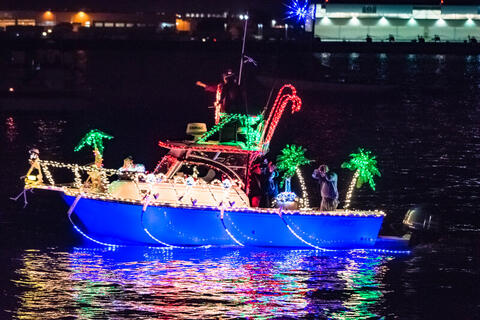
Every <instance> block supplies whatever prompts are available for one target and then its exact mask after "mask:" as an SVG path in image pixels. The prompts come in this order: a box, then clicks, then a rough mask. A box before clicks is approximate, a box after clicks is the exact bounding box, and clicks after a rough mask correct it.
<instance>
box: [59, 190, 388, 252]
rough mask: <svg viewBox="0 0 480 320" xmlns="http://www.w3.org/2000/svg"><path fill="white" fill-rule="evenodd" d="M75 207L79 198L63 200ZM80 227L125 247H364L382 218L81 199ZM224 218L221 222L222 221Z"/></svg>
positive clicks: (77, 212)
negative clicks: (131, 245) (143, 208)
mask: <svg viewBox="0 0 480 320" xmlns="http://www.w3.org/2000/svg"><path fill="white" fill-rule="evenodd" d="M64 199H65V201H66V202H67V204H69V205H72V203H73V202H74V200H75V197H72V196H67V195H64ZM74 213H75V215H74V216H75V218H74V221H75V222H76V223H77V224H78V228H79V229H81V230H82V232H84V233H85V234H86V235H88V236H89V237H91V238H93V239H96V240H97V241H100V242H104V243H110V244H116V245H122V244H126V245H129V244H133V245H155V246H158V245H164V246H207V245H214V246H238V245H245V246H260V247H294V248H305V247H306V248H312V247H313V248H325V249H329V248H330V249H342V248H366V247H371V246H373V245H374V244H375V241H376V239H377V236H378V232H379V230H380V227H381V224H382V220H383V216H353V215H352V216H339V215H328V214H326V215H307V214H282V215H279V214H277V213H267V212H252V211H248V210H244V211H241V210H239V211H231V210H226V211H225V212H224V213H223V215H222V213H221V212H220V210H218V209H216V208H181V207H168V206H164V207H158V206H149V207H148V208H147V209H146V211H145V212H143V211H142V206H141V205H138V204H130V203H123V202H113V201H104V200H97V199H86V198H82V199H80V201H78V203H77V204H76V206H75V208H74ZM222 217H223V219H222Z"/></svg>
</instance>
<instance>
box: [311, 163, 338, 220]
mask: <svg viewBox="0 0 480 320" xmlns="http://www.w3.org/2000/svg"><path fill="white" fill-rule="evenodd" d="M312 177H313V178H314V179H315V180H318V183H319V184H320V193H321V195H322V203H321V205H320V211H333V210H336V209H337V206H338V189H337V179H338V177H337V174H336V173H335V172H332V171H330V170H329V168H328V166H327V165H326V164H322V165H321V166H319V167H318V169H315V170H314V171H313V174H312Z"/></svg>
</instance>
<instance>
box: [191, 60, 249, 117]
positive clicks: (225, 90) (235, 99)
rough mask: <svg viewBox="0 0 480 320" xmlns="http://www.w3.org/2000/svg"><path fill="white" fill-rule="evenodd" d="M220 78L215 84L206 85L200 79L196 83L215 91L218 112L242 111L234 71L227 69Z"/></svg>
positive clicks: (206, 89) (207, 89)
mask: <svg viewBox="0 0 480 320" xmlns="http://www.w3.org/2000/svg"><path fill="white" fill-rule="evenodd" d="M222 80H223V81H222V82H221V83H219V84H217V85H208V84H205V83H203V82H201V81H197V82H196V85H197V86H199V87H202V88H204V89H205V91H207V92H213V93H217V99H218V101H217V103H219V104H220V112H222V113H226V112H228V113H244V110H243V109H244V107H243V105H242V102H243V101H242V95H241V92H240V87H239V86H238V84H237V78H236V75H235V73H234V72H233V71H232V70H231V69H228V70H227V71H225V72H224V73H223V74H222Z"/></svg>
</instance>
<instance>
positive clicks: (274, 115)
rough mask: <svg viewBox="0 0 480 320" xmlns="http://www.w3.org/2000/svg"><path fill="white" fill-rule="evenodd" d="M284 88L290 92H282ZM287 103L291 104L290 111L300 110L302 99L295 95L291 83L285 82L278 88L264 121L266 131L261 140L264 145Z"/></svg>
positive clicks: (295, 92) (266, 143)
mask: <svg viewBox="0 0 480 320" xmlns="http://www.w3.org/2000/svg"><path fill="white" fill-rule="evenodd" d="M285 90H290V92H291V93H289V94H288V93H284V91H285ZM288 103H291V104H292V113H295V112H297V111H300V109H301V108H302V99H300V97H298V96H297V90H296V89H295V87H294V86H292V85H291V84H286V85H284V86H283V87H281V88H280V90H279V91H278V94H277V98H276V99H275V102H274V103H273V107H272V110H271V111H270V114H269V115H268V119H267V121H266V122H265V131H264V134H265V133H266V136H265V139H264V141H263V144H264V145H267V146H268V145H269V144H270V140H271V139H272V137H273V134H274V133H275V129H276V128H277V125H278V122H279V121H280V118H281V117H282V114H283V111H284V110H285V108H286V107H287V105H288Z"/></svg>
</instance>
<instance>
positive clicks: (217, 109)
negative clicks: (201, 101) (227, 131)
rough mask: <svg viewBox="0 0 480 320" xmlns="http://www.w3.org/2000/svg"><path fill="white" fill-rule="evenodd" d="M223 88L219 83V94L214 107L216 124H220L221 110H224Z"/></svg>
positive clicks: (217, 93) (216, 95)
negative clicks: (222, 100)
mask: <svg viewBox="0 0 480 320" xmlns="http://www.w3.org/2000/svg"><path fill="white" fill-rule="evenodd" d="M221 99H222V86H221V84H220V83H219V84H218V85H217V92H216V93H215V102H214V103H213V106H214V107H215V124H218V123H219V122H220V109H221V108H222V103H221V101H220V100H221Z"/></svg>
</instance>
